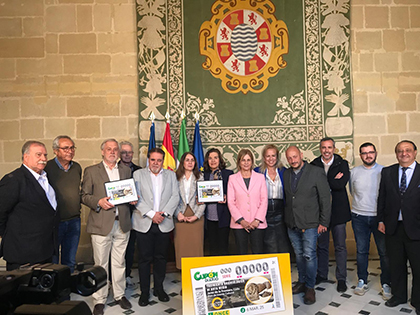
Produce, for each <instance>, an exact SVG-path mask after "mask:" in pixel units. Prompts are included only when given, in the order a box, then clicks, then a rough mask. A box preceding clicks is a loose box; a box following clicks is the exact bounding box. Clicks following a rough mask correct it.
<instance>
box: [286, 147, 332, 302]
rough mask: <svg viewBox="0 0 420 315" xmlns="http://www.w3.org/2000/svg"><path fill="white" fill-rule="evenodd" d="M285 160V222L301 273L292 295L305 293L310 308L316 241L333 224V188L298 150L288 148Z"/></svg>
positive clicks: (313, 300) (313, 294)
mask: <svg viewBox="0 0 420 315" xmlns="http://www.w3.org/2000/svg"><path fill="white" fill-rule="evenodd" d="M286 158H287V161H288V162H289V165H290V168H289V169H287V170H286V171H285V172H284V175H283V179H284V192H285V197H286V206H285V222H286V225H287V227H288V234H289V238H290V241H291V243H292V246H293V249H294V251H295V254H296V263H297V268H298V274H299V280H298V282H297V283H296V284H295V285H294V286H293V288H292V293H293V294H298V293H305V296H304V299H303V302H304V303H305V304H308V305H309V304H313V303H315V290H314V287H315V279H316V270H317V256H316V242H317V239H318V235H319V234H321V233H323V232H325V231H327V228H328V225H329V222H330V215H331V202H330V199H331V194H330V187H329V185H328V181H327V176H326V175H325V172H324V171H323V169H322V168H320V167H317V166H313V165H311V164H308V163H306V162H304V161H303V153H302V152H300V150H299V149H298V148H297V147H294V146H291V147H289V148H288V149H287V150H286Z"/></svg>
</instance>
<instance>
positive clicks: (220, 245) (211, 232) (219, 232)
mask: <svg viewBox="0 0 420 315" xmlns="http://www.w3.org/2000/svg"><path fill="white" fill-rule="evenodd" d="M206 225H207V237H208V240H209V247H210V248H209V249H210V256H226V255H229V232H230V227H228V226H227V227H222V228H219V221H210V220H207V222H206Z"/></svg>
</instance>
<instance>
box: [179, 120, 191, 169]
mask: <svg viewBox="0 0 420 315" xmlns="http://www.w3.org/2000/svg"><path fill="white" fill-rule="evenodd" d="M189 151H190V147H189V145H188V139H187V127H186V123H185V118H184V119H183V120H182V122H181V128H180V131H179V146H178V161H181V157H182V155H183V154H184V153H185V152H189Z"/></svg>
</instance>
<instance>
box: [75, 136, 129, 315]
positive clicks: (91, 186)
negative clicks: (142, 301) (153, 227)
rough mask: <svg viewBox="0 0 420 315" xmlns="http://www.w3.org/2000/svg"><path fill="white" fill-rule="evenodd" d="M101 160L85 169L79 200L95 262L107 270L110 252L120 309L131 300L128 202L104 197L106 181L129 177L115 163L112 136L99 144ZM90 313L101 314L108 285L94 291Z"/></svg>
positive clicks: (126, 169) (116, 154)
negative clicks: (127, 279) (127, 294)
mask: <svg viewBox="0 0 420 315" xmlns="http://www.w3.org/2000/svg"><path fill="white" fill-rule="evenodd" d="M101 151H102V161H101V162H100V163H98V164H95V165H92V166H89V167H87V168H86V169H85V172H84V174H83V182H82V192H81V193H82V202H83V204H85V205H86V206H88V207H89V208H90V211H89V217H88V221H87V232H88V233H90V234H91V239H92V249H93V259H94V261H95V265H99V266H101V267H103V268H104V269H105V270H108V264H109V260H110V259H109V257H110V254H111V271H112V289H113V293H114V299H115V302H116V303H117V304H119V305H120V307H121V308H122V309H130V308H131V303H130V301H128V300H127V298H126V297H125V296H124V291H125V285H126V283H125V250H126V248H127V243H128V237H129V235H130V229H131V219H130V208H129V205H128V204H127V203H125V204H120V205H118V206H114V205H113V204H112V203H110V202H109V199H110V197H107V193H106V190H105V183H106V182H109V181H118V180H123V179H127V178H131V170H130V168H129V167H127V166H125V165H123V164H118V163H117V161H118V158H119V151H120V150H119V146H118V142H117V141H116V140H115V139H107V140H105V141H104V142H102V144H101ZM92 297H93V299H94V304H95V306H94V309H93V315H102V314H104V308H105V303H106V301H107V297H108V284H107V285H105V286H104V287H102V288H101V289H99V290H98V291H96V292H95V293H93V295H92Z"/></svg>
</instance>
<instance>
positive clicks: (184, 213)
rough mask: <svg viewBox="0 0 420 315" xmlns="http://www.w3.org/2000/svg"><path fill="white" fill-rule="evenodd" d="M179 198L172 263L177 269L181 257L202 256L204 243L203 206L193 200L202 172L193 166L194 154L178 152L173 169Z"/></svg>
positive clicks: (195, 199)
mask: <svg viewBox="0 0 420 315" xmlns="http://www.w3.org/2000/svg"><path fill="white" fill-rule="evenodd" d="M176 177H177V179H178V183H179V192H180V195H181V198H180V200H179V205H178V208H177V209H176V210H175V256H176V267H177V268H178V269H181V258H182V257H202V256H203V246H204V216H203V214H204V210H205V208H206V206H205V205H204V204H203V203H198V201H197V181H198V180H203V175H202V174H201V173H200V172H199V170H198V167H197V160H196V158H195V156H194V154H192V153H190V152H186V153H184V154H183V155H182V157H181V161H180V163H179V167H178V169H177V171H176Z"/></svg>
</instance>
